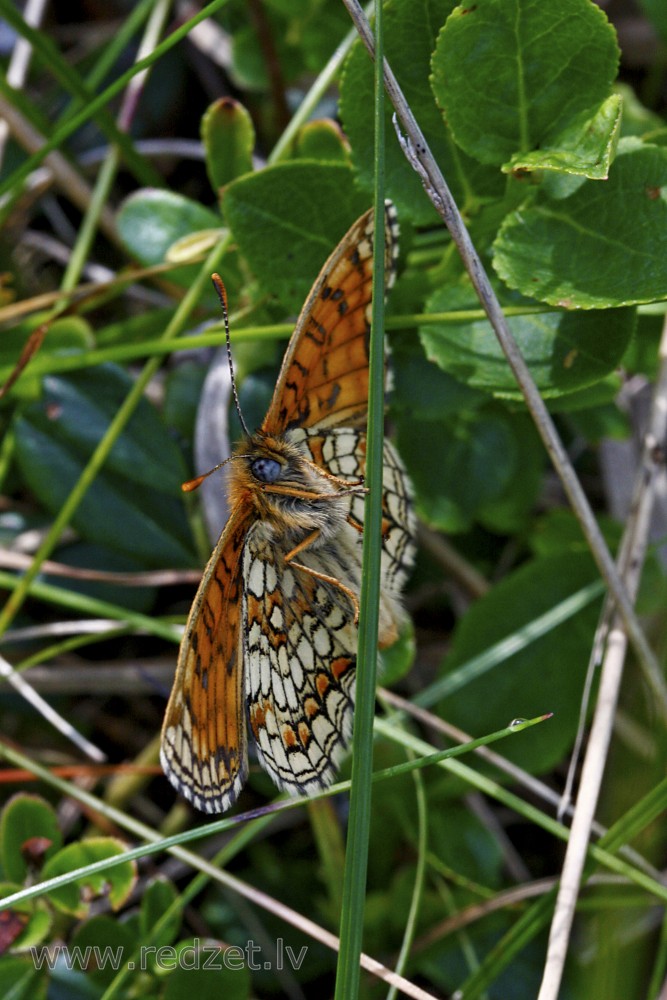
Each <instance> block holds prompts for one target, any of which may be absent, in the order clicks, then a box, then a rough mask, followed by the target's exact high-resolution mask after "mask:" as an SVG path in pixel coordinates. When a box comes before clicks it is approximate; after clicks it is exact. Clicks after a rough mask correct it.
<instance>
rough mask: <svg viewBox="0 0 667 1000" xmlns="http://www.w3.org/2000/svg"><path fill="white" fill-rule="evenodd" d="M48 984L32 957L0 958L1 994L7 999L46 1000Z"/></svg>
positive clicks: (11, 956)
mask: <svg viewBox="0 0 667 1000" xmlns="http://www.w3.org/2000/svg"><path fill="white" fill-rule="evenodd" d="M47 985H48V983H47V980H46V978H45V977H44V976H40V974H39V972H38V971H37V970H36V969H35V965H34V962H33V960H32V959H31V958H18V957H15V956H13V955H10V956H7V955H6V956H3V958H1V959H0V996H2V997H4V998H5V1000H45V997H46V990H47Z"/></svg>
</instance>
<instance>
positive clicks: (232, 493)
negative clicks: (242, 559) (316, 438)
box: [229, 432, 365, 548]
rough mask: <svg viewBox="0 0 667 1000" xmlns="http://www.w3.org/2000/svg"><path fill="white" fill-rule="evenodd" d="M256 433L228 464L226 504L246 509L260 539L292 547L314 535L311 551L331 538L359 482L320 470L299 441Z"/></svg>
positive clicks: (360, 490) (360, 489) (346, 513)
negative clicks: (251, 512) (258, 525)
mask: <svg viewBox="0 0 667 1000" xmlns="http://www.w3.org/2000/svg"><path fill="white" fill-rule="evenodd" d="M288 435H289V432H288V433H287V434H285V435H280V436H270V435H265V434H262V433H257V434H254V435H253V436H252V437H250V438H247V439H245V440H244V441H242V442H241V443H240V444H239V446H238V447H237V449H236V450H235V453H234V455H235V461H233V462H231V463H230V478H229V500H230V506H231V507H232V508H234V507H235V506H236V504H237V503H242V504H243V505H244V506H247V507H250V508H252V509H253V510H254V511H255V512H256V516H257V519H258V521H259V522H260V523H261V525H262V528H263V531H262V534H264V537H265V538H266V539H267V540H271V539H275V540H276V542H278V541H279V542H280V543H281V544H285V543H287V544H289V545H293V544H297V543H298V542H299V541H301V539H303V538H304V537H306V536H308V535H310V534H312V533H314V532H316V533H317V537H315V538H313V541H312V547H313V548H317V547H319V546H321V545H323V544H326V542H327V541H329V540H330V539H331V538H333V537H334V536H336V535H337V534H338V532H339V531H340V529H341V527H342V526H343V524H344V523H345V521H346V520H347V518H348V516H349V512H350V502H351V496H352V495H354V494H363V493H364V492H365V490H364V487H363V483H362V482H361V481H360V480H358V479H357V480H351V481H348V480H345V479H342V478H340V477H338V476H334V475H332V473H330V472H328V471H326V470H325V469H322V468H320V467H319V466H318V465H316V464H315V463H314V462H313V461H312V460H311V459H310V458H309V457H307V455H308V452H307V450H306V448H305V447H304V444H303V443H302V442H292V441H290V440H289V439H288Z"/></svg>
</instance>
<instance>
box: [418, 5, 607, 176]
mask: <svg viewBox="0 0 667 1000" xmlns="http://www.w3.org/2000/svg"><path fill="white" fill-rule="evenodd" d="M556 40H557V41H556ZM618 57H619V52H618V45H617V43H616V36H615V33H614V30H613V28H612V27H611V25H610V24H609V22H608V21H607V18H606V16H605V15H604V13H603V12H602V11H601V10H600V9H599V7H597V6H596V5H595V4H592V3H590V0H558V3H543V2H542V0H537V2H536V0H477V2H476V3H474V4H470V5H469V6H460V7H457V8H456V9H455V10H454V11H453V12H452V14H451V16H450V17H449V18H448V20H447V23H446V25H445V26H444V28H443V30H442V31H441V33H440V36H439V38H438V44H437V48H436V50H435V53H434V55H433V90H434V93H435V96H436V99H437V101H438V103H439V104H440V106H441V108H442V109H443V112H444V114H445V116H446V118H447V122H448V124H449V127H450V128H451V130H452V133H453V135H454V137H455V139H456V141H457V143H459V145H460V146H461V148H462V149H464V150H465V151H466V152H467V153H468V154H469V155H470V156H473V157H475V158H476V159H478V160H479V161H480V162H482V163H489V164H496V165H498V166H501V165H502V164H504V163H506V162H507V161H508V160H510V158H511V157H512V156H513V155H514V154H516V153H522V154H525V153H527V152H529V151H530V150H533V149H536V148H538V147H540V148H544V146H545V145H546V146H553V147H556V148H557V147H558V139H557V137H558V135H559V134H560V133H561V132H563V131H566V132H567V130H568V129H569V128H570V126H571V123H572V122H573V120H576V119H577V118H578V117H579V116H581V115H582V114H583V113H586V112H587V113H588V114H589V116H590V113H591V112H595V110H596V109H598V108H599V107H600V106H601V104H602V103H603V102H604V101H605V100H606V99H607V98H608V97H609V96H610V91H611V85H612V83H613V81H614V78H615V76H616V71H617V68H618ZM610 127H611V128H612V129H613V128H615V127H616V125H615V121H614V122H612V123H611V125H610ZM581 135H582V141H583V142H587V143H588V144H589V145H590V141H591V140H590V135H588V134H587V131H586V129H585V128H582V130H581ZM607 142H608V137H607V136H605V135H604V134H601V136H600V146H601V149H604V147H605V146H606V145H607ZM586 155H587V156H590V153H587V154H586Z"/></svg>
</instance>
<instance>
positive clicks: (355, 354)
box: [262, 202, 398, 434]
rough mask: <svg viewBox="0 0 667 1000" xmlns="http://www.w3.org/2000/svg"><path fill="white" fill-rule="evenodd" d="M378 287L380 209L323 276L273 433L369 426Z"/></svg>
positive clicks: (300, 326) (283, 381) (286, 376)
mask: <svg viewBox="0 0 667 1000" xmlns="http://www.w3.org/2000/svg"><path fill="white" fill-rule="evenodd" d="M384 219H385V275H386V282H385V283H386V287H387V288H389V287H390V286H391V284H392V283H393V280H394V274H395V270H396V257H397V255H398V223H397V220H396V210H395V208H394V206H393V205H392V204H391V202H387V203H386V204H385V212H384ZM372 284H373V210H372V209H370V210H369V211H368V212H366V213H365V215H362V216H361V218H360V219H358V220H357V221H356V222H355V224H354V225H353V226H352V228H351V229H350V230H349V231H348V232H347V234H346V235H345V236H344V237H343V239H342V240H341V242H340V243H339V245H338V246H337V247H336V249H335V250H334V252H333V253H332V255H331V256H330V257H329V259H328V260H327V262H326V264H325V265H324V267H323V268H322V270H321V271H320V274H319V277H318V278H317V280H316V282H315V284H314V285H313V288H312V289H311V292H310V295H309V296H308V298H307V299H306V302H305V304H304V306H303V309H302V310H301V314H300V316H299V319H298V321H297V324H296V327H295V329H294V333H293V334H292V339H291V340H290V343H289V346H288V348H287V352H286V354H285V358H284V360H283V364H282V367H281V369H280V375H279V376H278V382H277V384H276V388H275V391H274V394H273V399H272V401H271V405H270V406H269V411H268V413H267V415H266V417H265V419H264V423H263V424H262V431H264V432H265V433H266V434H279V433H281V432H282V431H285V430H287V429H288V428H291V427H304V428H307V427H314V426H317V427H333V426H337V425H338V426H340V425H341V424H348V425H354V424H359V423H361V422H363V420H364V419H365V416H366V410H367V407H368V338H369V334H370V302H371V298H372V294H371V292H372Z"/></svg>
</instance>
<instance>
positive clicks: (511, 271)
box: [493, 137, 667, 309]
mask: <svg viewBox="0 0 667 1000" xmlns="http://www.w3.org/2000/svg"><path fill="white" fill-rule="evenodd" d="M666 258H667V149H665V148H662V147H658V146H652V145H648V144H646V145H645V144H643V143H642V142H641V140H639V139H635V138H632V137H631V138H628V139H623V140H622V141H621V142H620V143H619V147H618V154H617V156H616V159H615V160H614V163H613V165H612V168H611V170H610V172H609V179H608V180H607V181H604V182H601V181H586V182H585V183H583V184H581V185H580V186H579V187H577V189H576V191H575V192H574V193H573V194H571V195H570V196H569V197H568V198H563V199H559V200H557V201H555V200H552V199H549V198H548V197H547V196H546V195H541V196H540V197H539V198H538V200H537V201H536V202H535V203H534V204H532V205H528V206H526V207H525V208H520V209H518V210H517V211H515V212H512V213H511V214H510V215H509V216H508V217H507V218H506V220H505V222H504V223H503V225H502V227H501V229H500V232H499V233H498V236H497V238H496V241H495V243H494V258H493V264H494V267H495V269H496V271H497V273H498V274H499V275H500V277H501V278H502V279H503V281H505V282H506V283H507V284H508V285H509V286H510V288H515V289H518V290H519V291H520V292H522V293H523V294H524V295H527V296H530V297H531V298H536V299H540V300H541V301H543V302H548V303H550V304H551V305H560V306H565V307H566V308H580V309H605V308H610V307H616V306H625V305H635V304H639V303H642V302H653V301H654V300H656V299H664V298H665V296H667V269H666V268H665V259H666Z"/></svg>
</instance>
